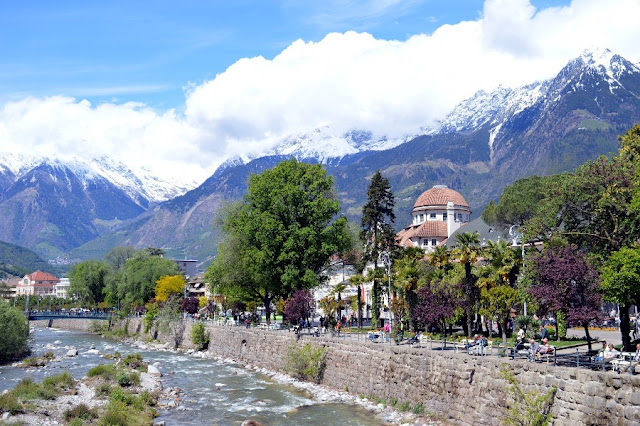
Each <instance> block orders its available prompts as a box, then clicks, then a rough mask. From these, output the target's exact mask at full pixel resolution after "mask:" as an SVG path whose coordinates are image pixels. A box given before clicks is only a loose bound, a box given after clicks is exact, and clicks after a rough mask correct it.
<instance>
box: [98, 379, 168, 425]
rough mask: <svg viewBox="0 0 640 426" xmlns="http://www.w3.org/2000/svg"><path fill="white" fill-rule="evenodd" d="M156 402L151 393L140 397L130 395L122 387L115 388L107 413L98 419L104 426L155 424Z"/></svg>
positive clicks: (144, 393)
mask: <svg viewBox="0 0 640 426" xmlns="http://www.w3.org/2000/svg"><path fill="white" fill-rule="evenodd" d="M155 404H156V400H155V398H154V397H153V395H151V394H150V393H149V392H147V391H144V392H142V393H141V394H140V395H135V394H133V393H128V392H126V391H125V390H124V389H122V388H121V387H115V388H113V390H112V391H111V396H110V397H109V405H108V406H107V410H106V412H105V413H104V414H103V415H102V417H100V418H99V419H98V424H100V425H104V426H107V425H109V426H119V425H122V426H138V425H140V426H142V425H149V424H152V423H153V418H154V417H155V416H156V411H155V408H154V407H155Z"/></svg>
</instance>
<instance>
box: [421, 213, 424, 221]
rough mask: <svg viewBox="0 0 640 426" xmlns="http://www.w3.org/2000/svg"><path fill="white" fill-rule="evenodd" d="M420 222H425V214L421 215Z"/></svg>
mask: <svg viewBox="0 0 640 426" xmlns="http://www.w3.org/2000/svg"><path fill="white" fill-rule="evenodd" d="M420 222H424V215H423V214H421V215H420Z"/></svg>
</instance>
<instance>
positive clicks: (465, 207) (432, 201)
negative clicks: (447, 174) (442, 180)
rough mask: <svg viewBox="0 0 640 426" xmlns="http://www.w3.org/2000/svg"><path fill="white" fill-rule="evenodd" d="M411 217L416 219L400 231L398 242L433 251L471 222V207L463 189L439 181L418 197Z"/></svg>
mask: <svg viewBox="0 0 640 426" xmlns="http://www.w3.org/2000/svg"><path fill="white" fill-rule="evenodd" d="M411 217H412V223H411V224H410V225H409V226H406V227H405V228H404V229H403V230H401V231H400V232H398V234H397V238H398V244H399V245H400V246H402V247H420V248H422V249H424V250H425V251H427V252H430V251H433V249H434V248H435V247H436V246H439V245H441V244H444V243H445V242H446V241H447V239H448V238H449V237H450V236H451V234H453V233H454V232H455V231H457V230H458V229H459V228H460V227H462V226H464V225H465V224H467V223H469V220H470V218H471V210H470V209H469V204H468V203H467V201H466V200H465V199H464V197H463V196H462V195H461V194H460V193H459V192H457V191H454V190H453V189H450V188H447V187H446V186H445V185H436V186H434V187H433V188H431V189H429V190H427V191H425V192H423V193H422V194H421V195H420V196H419V197H418V199H417V200H416V202H415V204H414V206H413V209H412V210H411Z"/></svg>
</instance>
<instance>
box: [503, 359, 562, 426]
mask: <svg viewBox="0 0 640 426" xmlns="http://www.w3.org/2000/svg"><path fill="white" fill-rule="evenodd" d="M500 377H501V378H502V379H504V380H506V381H507V382H508V383H509V384H510V386H509V387H507V390H508V392H509V393H510V394H511V397H512V399H513V404H511V405H510V406H509V416H508V417H507V419H506V420H505V424H507V425H523V426H545V425H548V424H549V422H550V421H551V419H552V415H551V406H552V405H553V398H554V397H555V394H556V388H555V387H553V388H552V389H551V390H550V391H549V392H546V393H542V392H536V391H531V392H525V391H524V390H523V389H522V388H521V387H520V384H519V383H518V381H517V380H516V378H515V376H514V375H513V373H512V372H511V370H509V367H508V366H507V365H506V364H503V365H502V368H501V369H500Z"/></svg>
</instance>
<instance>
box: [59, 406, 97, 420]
mask: <svg viewBox="0 0 640 426" xmlns="http://www.w3.org/2000/svg"><path fill="white" fill-rule="evenodd" d="M97 418H98V413H97V412H96V410H93V409H91V408H89V407H87V405H86V404H79V405H76V406H75V407H73V408H70V409H68V410H66V411H65V412H64V419H65V421H67V422H68V423H69V424H70V425H73V424H78V425H81V424H82V423H83V421H84V420H92V419H97Z"/></svg>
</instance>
